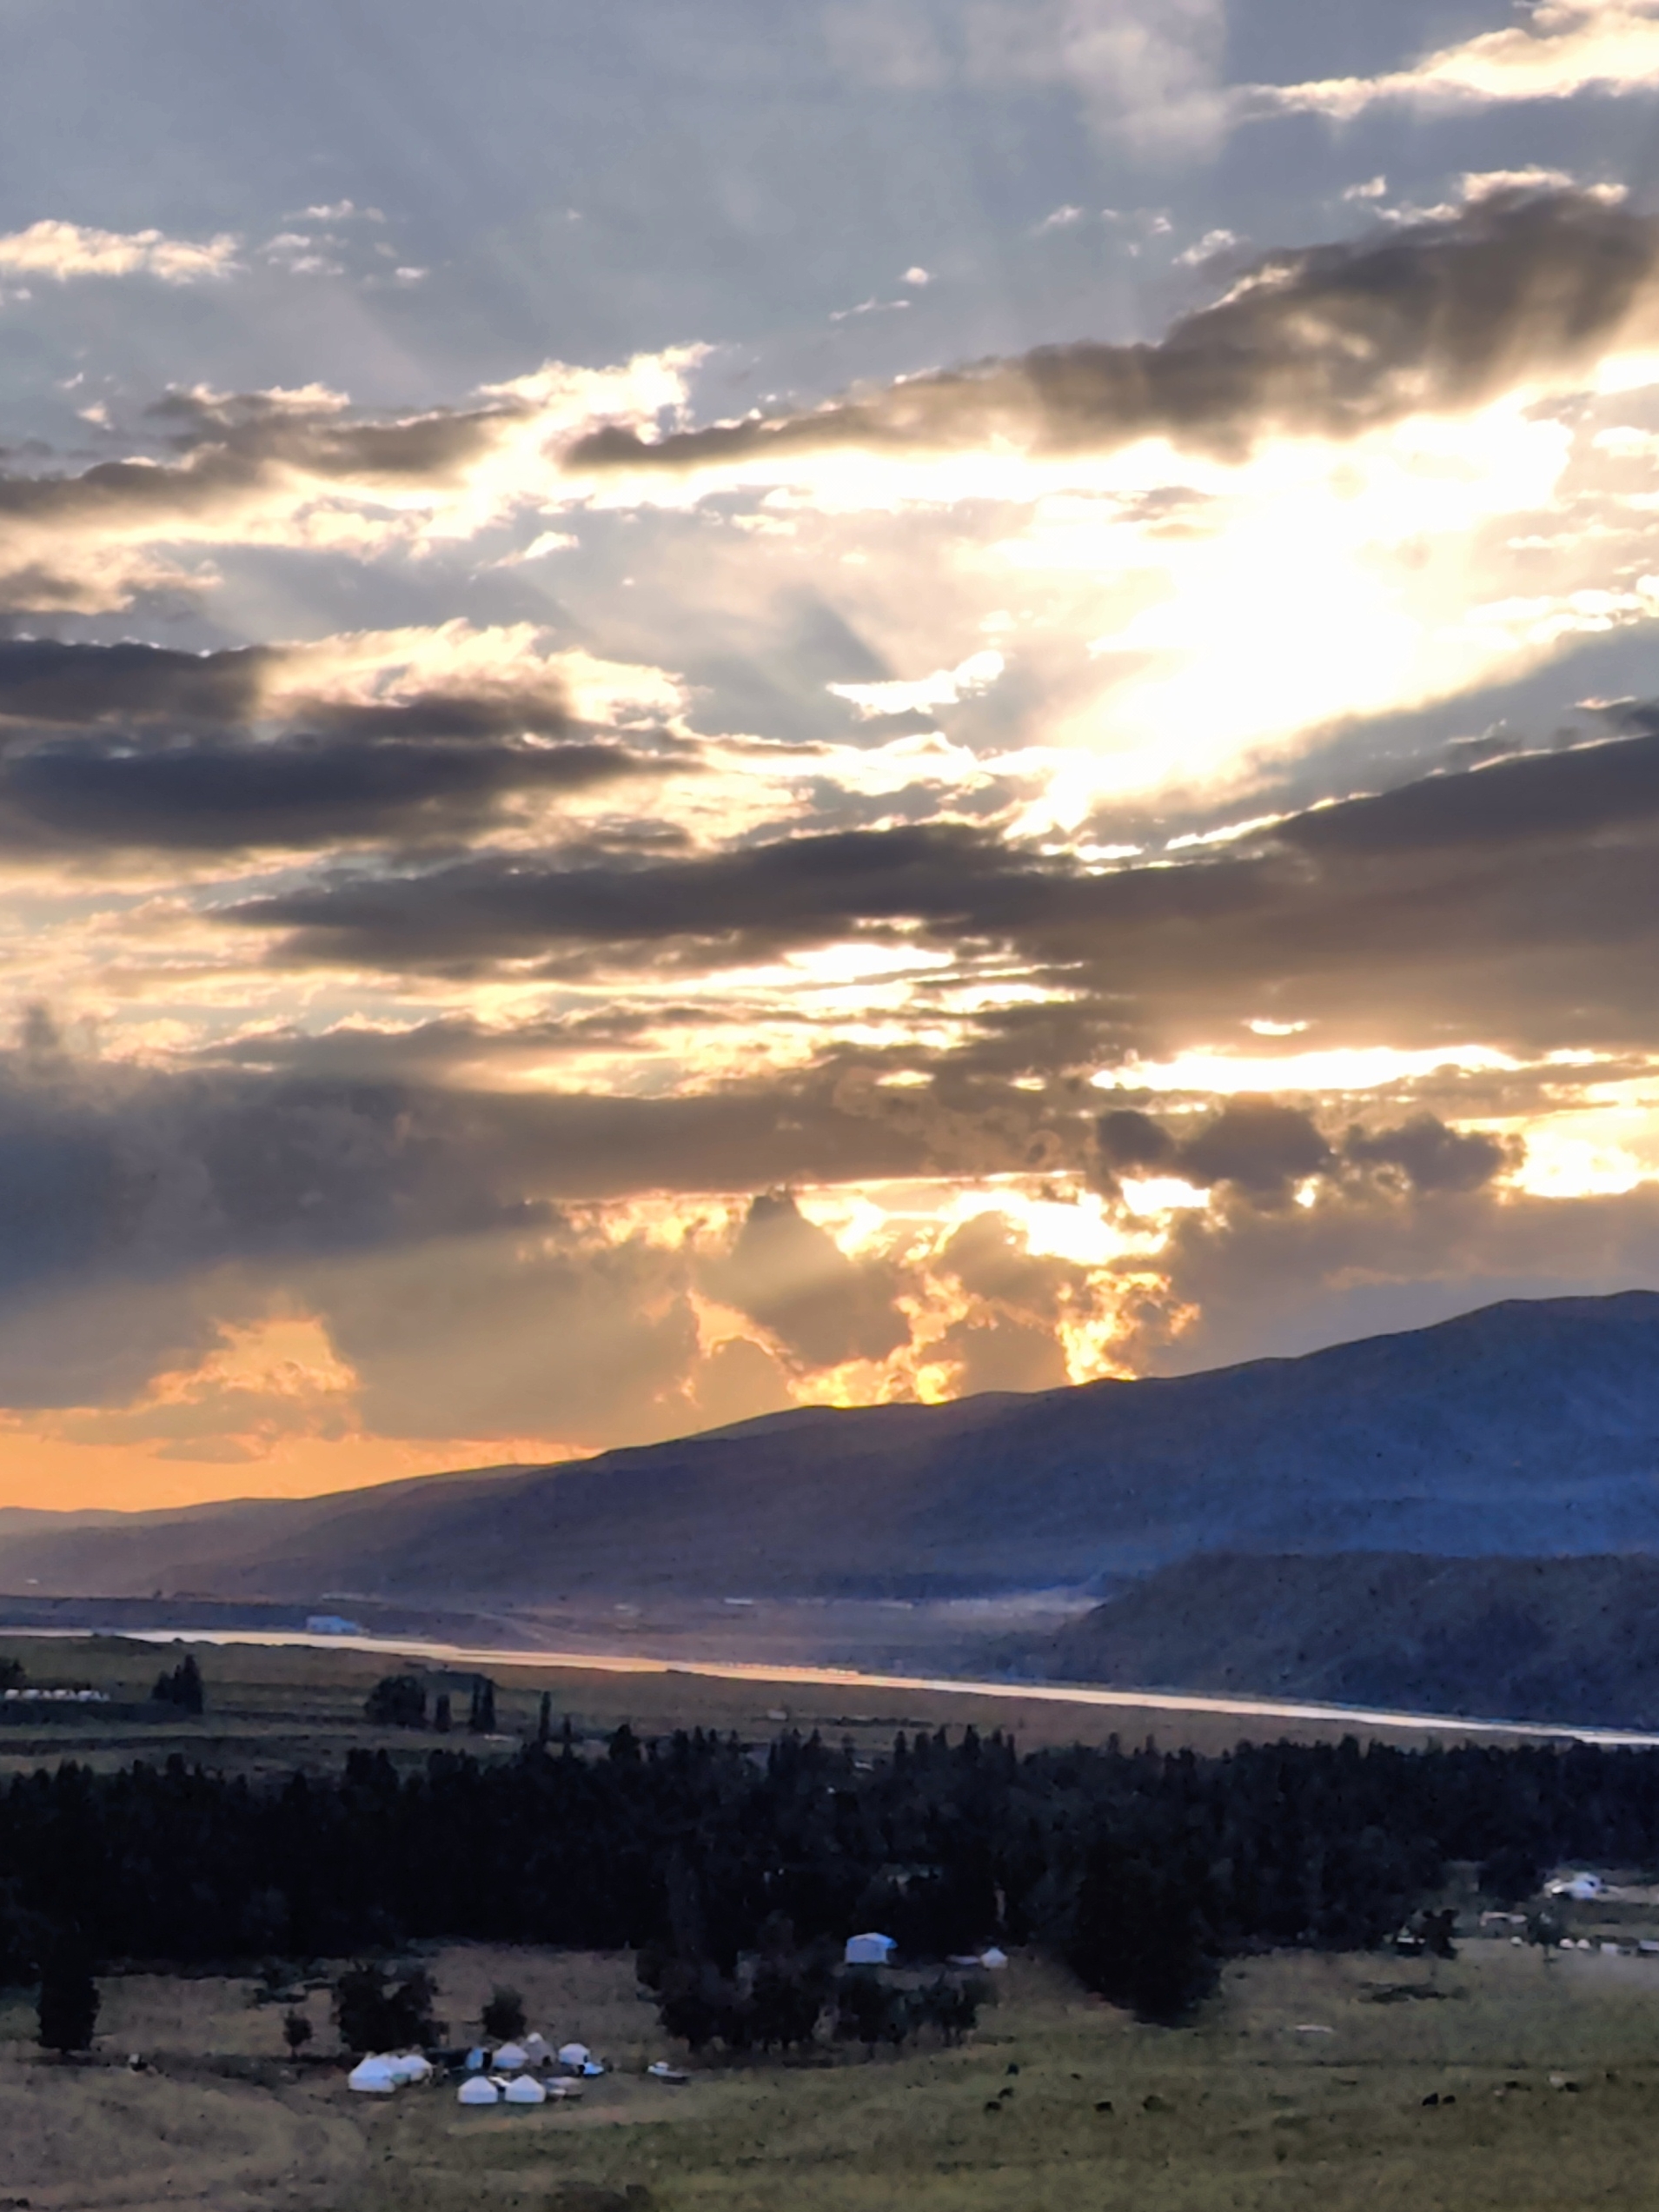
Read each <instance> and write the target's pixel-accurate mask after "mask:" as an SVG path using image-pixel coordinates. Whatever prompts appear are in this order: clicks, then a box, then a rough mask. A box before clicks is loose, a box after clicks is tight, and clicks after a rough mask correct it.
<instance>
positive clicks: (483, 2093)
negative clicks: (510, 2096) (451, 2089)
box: [455, 2074, 501, 2104]
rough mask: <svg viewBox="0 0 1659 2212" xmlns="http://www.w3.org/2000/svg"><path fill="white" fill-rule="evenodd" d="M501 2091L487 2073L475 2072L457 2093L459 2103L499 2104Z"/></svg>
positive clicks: (456, 2099)
mask: <svg viewBox="0 0 1659 2212" xmlns="http://www.w3.org/2000/svg"><path fill="white" fill-rule="evenodd" d="M455 2102H456V2103H457V2104H499V2103H500V2102H501V2091H500V2090H499V2089H497V2088H496V2086H495V2084H494V2082H492V2081H491V2080H490V2078H489V2076H488V2075H487V2074H474V2076H473V2077H472V2079H471V2080H470V2081H469V2082H462V2083H461V2087H460V2089H458V2090H457V2091H456V2093H455Z"/></svg>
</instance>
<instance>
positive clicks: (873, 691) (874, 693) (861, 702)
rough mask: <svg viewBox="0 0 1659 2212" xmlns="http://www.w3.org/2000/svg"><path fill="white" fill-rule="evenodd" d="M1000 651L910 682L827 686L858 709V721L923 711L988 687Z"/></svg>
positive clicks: (996, 672)
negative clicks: (881, 715)
mask: <svg viewBox="0 0 1659 2212" xmlns="http://www.w3.org/2000/svg"><path fill="white" fill-rule="evenodd" d="M1004 665H1005V664H1004V661H1003V657H1002V655H1001V654H1000V653H975V654H971V655H970V656H969V658H968V659H967V660H966V661H962V662H961V663H960V664H959V666H958V667H956V668H935V669H934V671H933V673H932V675H931V676H920V677H918V678H917V679H916V680H915V681H913V682H906V681H902V680H901V681H894V682H891V683H833V684H829V685H827V686H826V689H827V690H829V691H832V692H833V693H834V694H835V696H836V697H837V698H838V699H845V700H846V701H847V702H848V704H849V705H850V706H853V707H856V708H857V710H858V714H859V721H870V720H871V719H872V717H873V716H874V715H877V714H918V713H925V712H926V710H927V708H928V707H954V706H956V705H957V704H958V702H959V701H960V700H961V699H962V697H963V696H964V694H966V695H967V696H969V697H972V695H973V694H976V693H978V692H981V691H985V690H986V689H988V688H989V687H990V686H991V685H992V684H993V683H995V681H997V678H998V677H999V675H1000V674H1002V671H1003V668H1004Z"/></svg>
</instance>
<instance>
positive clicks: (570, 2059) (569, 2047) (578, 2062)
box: [559, 2043, 594, 2074]
mask: <svg viewBox="0 0 1659 2212" xmlns="http://www.w3.org/2000/svg"><path fill="white" fill-rule="evenodd" d="M593 2055H594V2054H593V2052H592V2051H591V2050H589V2049H588V2048H587V2044H586V2043H561V2044H560V2046H559V2063H560V2064H561V2066H568V2067H569V2068H570V2069H571V2071H572V2072H573V2073H576V2074H580V2073H581V2071H582V2069H584V2068H585V2067H586V2065H587V2062H588V2060H589V2059H590V2058H591V2057H592V2056H593Z"/></svg>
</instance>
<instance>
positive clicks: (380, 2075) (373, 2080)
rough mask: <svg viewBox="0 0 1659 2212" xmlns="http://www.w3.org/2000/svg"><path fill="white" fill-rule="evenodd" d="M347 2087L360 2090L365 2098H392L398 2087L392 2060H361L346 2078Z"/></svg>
mask: <svg viewBox="0 0 1659 2212" xmlns="http://www.w3.org/2000/svg"><path fill="white" fill-rule="evenodd" d="M346 2087H347V2088H348V2089H356V2090H358V2091H359V2092H360V2093H361V2094H362V2096H390V2095H391V2094H392V2091H393V2090H394V2089H395V2088H396V2087H397V2076H396V2075H395V2073H394V2072H393V2070H392V2062H391V2060H390V2059H389V2058H362V2059H359V2060H358V2062H357V2063H356V2065H355V2066H354V2067H353V2068H352V2069H351V2071H350V2073H349V2074H348V2075H347V2076H346Z"/></svg>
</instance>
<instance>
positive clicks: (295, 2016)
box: [282, 2012, 312, 2058]
mask: <svg viewBox="0 0 1659 2212" xmlns="http://www.w3.org/2000/svg"><path fill="white" fill-rule="evenodd" d="M311 2036H312V2028H311V2023H310V2022H309V2020H308V2019H307V2018H306V2016H305V2015H304V2013H302V2012H289V2013H284V2014H283V2016H282V2041H283V2042H284V2043H286V2044H287V2045H288V2049H289V2057H290V2058H297V2057H298V2056H299V2055H300V2052H301V2050H302V2048H303V2047H304V2045H305V2044H307V2043H309V2042H310V2040H311Z"/></svg>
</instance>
